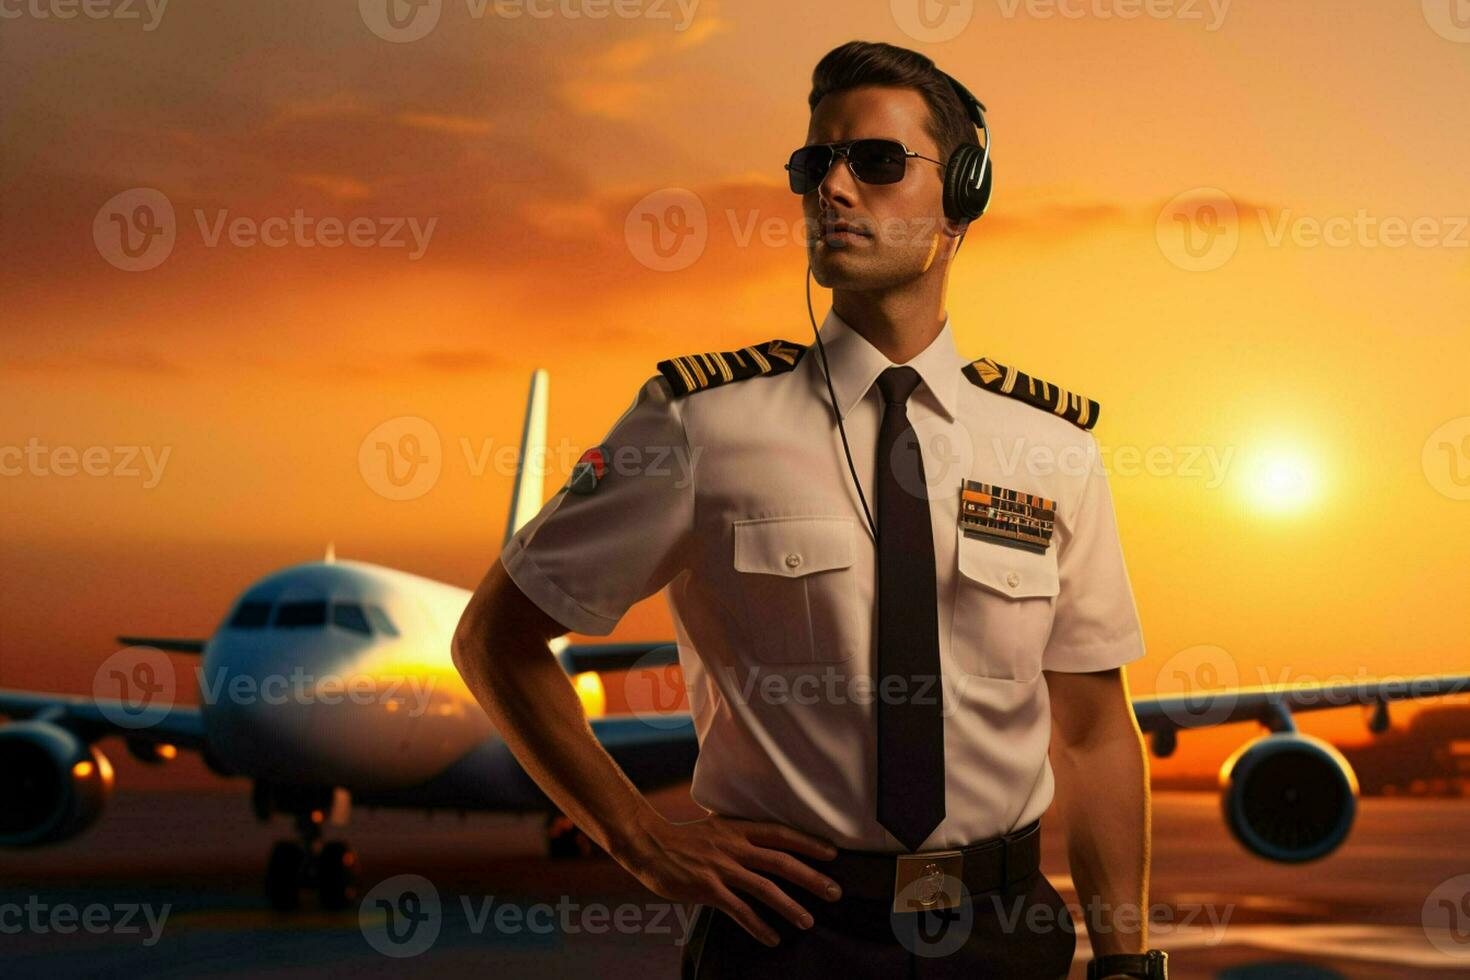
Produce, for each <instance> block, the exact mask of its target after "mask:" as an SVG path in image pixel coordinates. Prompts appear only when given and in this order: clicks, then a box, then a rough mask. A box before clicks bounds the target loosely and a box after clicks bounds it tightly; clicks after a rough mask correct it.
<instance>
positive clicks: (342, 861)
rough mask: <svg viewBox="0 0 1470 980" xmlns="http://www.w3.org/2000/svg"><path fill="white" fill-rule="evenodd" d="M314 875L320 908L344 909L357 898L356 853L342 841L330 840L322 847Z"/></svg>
mask: <svg viewBox="0 0 1470 980" xmlns="http://www.w3.org/2000/svg"><path fill="white" fill-rule="evenodd" d="M316 876H317V881H316V884H317V891H318V893H319V894H320V896H321V900H322V908H324V909H332V910H334V911H335V910H340V909H345V908H347V907H348V906H349V905H351V904H352V903H353V902H355V901H356V900H357V884H358V875H357V855H356V854H355V853H353V850H352V848H350V847H348V846H347V844H346V843H345V842H344V841H339V840H334V841H330V842H329V843H328V844H327V845H326V846H325V847H323V848H322V852H321V854H320V855H318V856H317V865H316Z"/></svg>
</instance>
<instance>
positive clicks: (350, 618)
mask: <svg viewBox="0 0 1470 980" xmlns="http://www.w3.org/2000/svg"><path fill="white" fill-rule="evenodd" d="M332 625H334V626H340V627H341V628H342V629H344V630H351V631H352V632H353V633H361V634H362V635H363V636H367V635H369V634H370V633H372V630H371V629H369V628H368V621H367V616H366V615H364V614H363V611H362V606H360V605H358V604H357V603H355V602H334V603H332Z"/></svg>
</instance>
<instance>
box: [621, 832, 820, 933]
mask: <svg viewBox="0 0 1470 980" xmlns="http://www.w3.org/2000/svg"><path fill="white" fill-rule="evenodd" d="M789 852H795V853H796V854H802V855H806V856H807V857H812V858H816V859H818V860H831V859H832V858H834V857H836V856H837V849H836V848H835V847H833V846H832V844H831V843H830V842H828V841H825V840H823V839H821V838H820V837H814V836H813V835H811V834H808V833H804V832H802V831H800V830H796V829H794V828H791V827H787V826H785V825H783V824H779V823H773V822H770V821H763V820H739V819H734V818H730V817H721V816H718V815H715V814H711V815H710V816H707V817H704V818H701V819H699V820H692V821H689V822H688V823H670V822H669V821H667V820H665V819H663V818H662V817H659V818H657V821H656V822H653V823H652V824H651V825H650V826H646V827H643V828H641V832H640V833H638V834H637V835H636V836H634V837H632V838H630V839H629V840H628V842H627V843H626V844H625V845H623V846H619V847H615V848H613V849H612V856H613V857H614V859H616V860H617V862H618V863H619V864H621V865H622V866H623V867H625V868H627V869H628V871H629V872H631V873H632V874H633V875H634V877H636V878H637V879H638V880H639V881H641V882H643V884H644V885H646V886H647V887H648V888H649V889H650V890H651V891H653V892H654V893H656V894H658V895H662V896H663V897H664V898H667V899H671V900H673V901H678V902H699V903H702V904H704V905H711V906H714V907H715V908H717V909H720V910H721V911H723V912H725V913H726V914H727V915H729V916H730V917H731V918H732V919H734V920H735V921H736V922H738V923H740V925H741V926H742V927H743V928H744V929H745V931H746V932H748V933H750V934H751V935H752V936H754V937H755V938H756V939H758V940H760V941H761V942H763V943H765V944H766V945H767V946H774V945H776V944H777V942H778V941H779V937H778V936H777V934H776V932H775V930H773V929H772V928H771V927H770V926H768V925H767V924H766V923H765V922H763V921H762V920H761V918H760V917H759V916H758V915H757V914H756V913H755V910H754V909H752V908H751V907H750V906H749V905H748V904H747V903H746V902H745V901H744V900H743V899H742V898H741V897H740V895H738V894H737V892H743V893H744V894H745V895H747V896H750V897H753V898H757V899H759V900H760V901H762V902H765V903H766V904H767V905H769V906H770V907H771V908H773V909H775V910H776V911H777V912H779V913H780V914H781V915H783V916H785V917H786V918H787V919H789V920H790V921H791V923H792V924H793V925H795V926H796V927H797V928H799V929H809V928H811V925H812V917H811V916H810V915H809V914H808V913H807V911H806V909H804V908H802V907H801V906H800V905H798V904H797V903H796V902H795V901H794V900H793V899H792V898H791V897H790V896H789V895H787V894H786V892H784V891H783V890H782V889H781V888H780V887H778V886H777V885H776V883H775V882H773V881H771V879H770V878H768V877H766V876H765V875H763V874H760V873H759V872H770V873H772V874H778V875H780V876H781V877H782V878H785V879H786V880H788V881H791V882H794V883H795V884H798V885H800V886H802V887H803V888H805V889H806V890H807V891H809V892H811V893H812V894H813V895H816V896H818V897H819V898H825V899H827V900H828V901H836V900H837V899H838V898H840V897H841V896H842V890H841V889H840V888H839V887H838V885H837V883H836V882H835V881H833V880H832V879H830V878H828V877H827V876H826V875H824V874H822V873H821V872H819V871H817V870H815V869H814V868H812V867H811V866H809V865H808V864H807V863H806V862H804V861H801V860H798V859H797V858H796V857H795V856H793V854H792V853H789Z"/></svg>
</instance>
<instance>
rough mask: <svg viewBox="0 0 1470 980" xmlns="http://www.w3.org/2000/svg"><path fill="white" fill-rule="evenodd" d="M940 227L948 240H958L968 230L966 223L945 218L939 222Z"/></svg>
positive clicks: (968, 224)
mask: <svg viewBox="0 0 1470 980" xmlns="http://www.w3.org/2000/svg"><path fill="white" fill-rule="evenodd" d="M940 227H941V228H943V229H944V233H945V234H946V235H948V236H949V237H950V238H959V237H960V236H961V235H963V234H964V233H965V232H966V231H968V230H969V228H970V223H969V222H968V221H955V220H954V219H953V218H945V219H943V220H942V221H941V222H940Z"/></svg>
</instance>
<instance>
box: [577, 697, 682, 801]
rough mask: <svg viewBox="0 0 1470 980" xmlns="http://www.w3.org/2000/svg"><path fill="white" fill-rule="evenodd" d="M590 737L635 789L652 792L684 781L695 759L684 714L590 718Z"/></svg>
mask: <svg viewBox="0 0 1470 980" xmlns="http://www.w3.org/2000/svg"><path fill="white" fill-rule="evenodd" d="M589 724H590V725H591V726H592V734H594V735H596V736H597V740H598V741H599V742H601V743H602V747H603V748H605V749H607V754H608V755H610V756H612V757H613V760H614V761H615V762H617V764H618V767H619V768H621V769H622V770H623V772H624V773H626V774H627V776H628V778H629V779H630V780H632V781H633V784H634V785H635V786H640V787H644V788H655V787H660V786H667V785H670V784H672V783H674V782H677V781H679V780H682V779H688V778H689V773H691V772H692V771H693V770H694V760H695V758H696V757H697V756H698V755H699V740H698V738H697V737H696V736H695V733H694V720H693V719H692V718H691V717H690V716H689V715H688V714H687V713H683V714H666V715H665V714H660V715H645V716H643V717H641V718H640V717H637V716H635V715H608V716H605V717H602V718H594V719H592V720H591V721H590V722H589Z"/></svg>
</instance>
